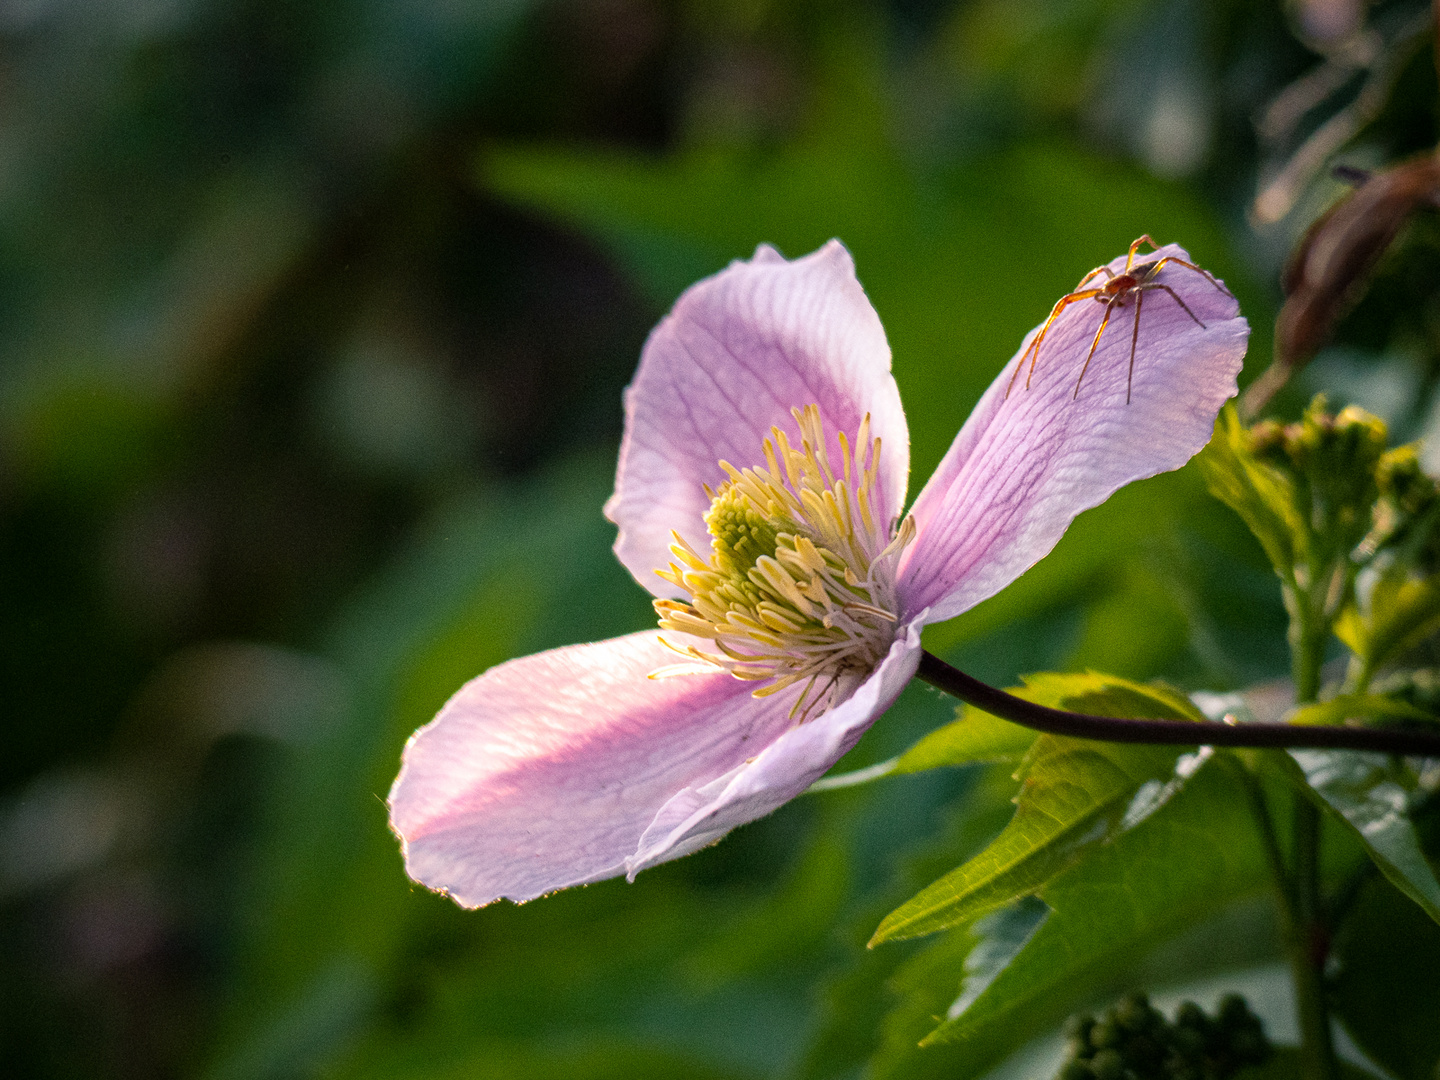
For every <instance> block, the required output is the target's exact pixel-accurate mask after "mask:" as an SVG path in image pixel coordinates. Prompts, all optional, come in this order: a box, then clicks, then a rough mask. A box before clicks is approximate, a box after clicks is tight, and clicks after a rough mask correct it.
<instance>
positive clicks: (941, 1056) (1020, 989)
mask: <svg viewBox="0 0 1440 1080" xmlns="http://www.w3.org/2000/svg"><path fill="white" fill-rule="evenodd" d="M1245 807H1246V804H1245V800H1244V798H1243V797H1242V795H1241V793H1240V792H1239V791H1237V790H1236V789H1235V786H1234V781H1233V780H1231V779H1230V778H1229V777H1228V776H1226V775H1225V773H1224V772H1223V771H1222V770H1219V769H1205V770H1203V771H1201V772H1200V773H1199V774H1198V775H1197V776H1196V777H1195V778H1194V779H1193V780H1192V781H1190V782H1189V783H1188V784H1186V785H1185V787H1184V788H1183V789H1182V790H1181V791H1180V792H1179V794H1177V795H1176V797H1175V798H1174V799H1173V800H1171V802H1169V803H1168V804H1167V805H1166V807H1165V810H1164V812H1163V813H1159V814H1156V815H1154V816H1153V817H1152V818H1150V819H1149V820H1147V821H1146V822H1145V823H1144V824H1143V825H1141V826H1139V827H1137V828H1134V829H1131V830H1129V831H1128V832H1126V833H1124V834H1123V835H1121V836H1120V837H1118V838H1117V839H1116V840H1115V842H1114V843H1112V844H1107V845H1104V846H1102V847H1100V848H1098V849H1097V850H1096V851H1094V852H1093V853H1092V854H1091V855H1090V857H1089V858H1087V859H1084V860H1082V861H1080V862H1079V863H1077V864H1075V865H1074V866H1073V867H1071V868H1070V869H1069V870H1067V871H1066V872H1065V873H1063V874H1061V875H1059V876H1057V877H1056V878H1055V879H1054V880H1052V881H1051V882H1050V883H1048V884H1047V885H1046V886H1045V887H1044V888H1043V889H1041V891H1040V898H1041V899H1043V900H1044V901H1045V903H1046V904H1047V905H1048V906H1049V907H1050V909H1051V912H1052V913H1051V915H1050V917H1049V918H1048V919H1047V920H1046V921H1045V923H1044V925H1043V926H1041V927H1040V929H1039V930H1038V931H1036V932H1035V935H1034V936H1033V937H1032V938H1031V939H1030V941H1029V943H1028V944H1027V945H1026V946H1025V948H1024V949H1022V950H1021V951H1020V953H1019V954H1018V955H1017V956H1016V957H1015V958H1014V959H1013V960H1012V961H1011V962H1010V963H1009V965H1008V966H1006V967H1005V968H1004V970H1002V971H1001V972H1000V973H999V974H998V975H997V976H996V977H995V979H994V981H993V982H991V983H990V984H989V985H988V986H987V987H986V988H985V990H984V991H983V992H982V993H981V994H980V995H979V997H977V998H976V999H975V1000H974V1001H973V1002H972V1003H971V1004H970V1006H969V1007H968V1008H967V1009H965V1010H964V1012H962V1013H960V1014H959V1015H958V1016H954V1017H951V1018H949V1019H947V1020H946V1021H945V1022H944V1023H943V1024H941V1026H940V1027H939V1028H938V1029H936V1030H934V1031H933V1032H932V1031H931V1030H930V1028H931V1027H932V1026H933V1023H934V1020H933V1016H934V1015H935V1014H936V1013H943V1012H944V1011H945V1010H946V1009H948V1008H949V1006H950V1004H951V1003H952V1002H953V1001H954V1000H956V998H957V997H958V996H959V993H960V987H961V980H962V978H963V960H964V957H965V955H967V953H968V949H967V947H966V946H965V945H964V944H963V939H964V937H965V935H964V934H963V933H962V932H959V931H956V932H952V934H950V935H948V936H947V937H946V938H945V939H944V940H943V941H942V942H941V943H940V944H939V945H938V946H937V947H935V948H933V949H930V950H927V951H926V952H925V953H922V954H921V955H920V956H919V957H917V958H916V959H915V960H913V961H911V962H910V963H909V964H908V965H907V966H906V967H905V968H904V969H902V972H901V973H900V974H899V975H897V979H896V985H897V988H899V989H900V991H901V992H902V994H903V995H904V996H905V997H906V999H907V1000H906V1002H905V1003H903V1004H902V1005H901V1007H900V1008H899V1009H897V1010H896V1012H895V1013H894V1014H892V1017H891V1018H890V1020H889V1021H888V1022H887V1035H886V1045H885V1046H884V1047H883V1048H882V1050H881V1051H880V1052H879V1053H878V1054H877V1056H876V1058H875V1059H874V1062H873V1069H874V1073H875V1075H876V1076H877V1077H883V1078H886V1080H889V1078H892V1077H893V1078H898V1077H902V1076H903V1077H905V1078H906V1080H917V1078H921V1077H924V1078H934V1080H941V1078H951V1077H955V1076H975V1075H978V1074H980V1073H981V1072H983V1071H984V1070H985V1069H987V1068H989V1067H990V1066H992V1065H994V1064H995V1063H997V1062H998V1061H999V1060H1001V1059H1002V1058H1004V1057H1005V1056H1006V1055H1008V1054H1010V1053H1012V1052H1013V1051H1015V1050H1016V1049H1018V1048H1019V1047H1020V1046H1022V1045H1024V1044H1025V1043H1026V1042H1028V1041H1029V1040H1030V1039H1031V1038H1033V1037H1035V1036H1036V1035H1038V1034H1040V1033H1041V1032H1043V1031H1046V1030H1051V1029H1053V1027H1054V1026H1055V1025H1056V1024H1058V1023H1059V1022H1060V1020H1061V1019H1063V1017H1064V1016H1065V1015H1066V1014H1067V1013H1068V1012H1070V1011H1072V1010H1073V1009H1075V1008H1077V1007H1079V1006H1080V1005H1082V1004H1083V1003H1084V1002H1085V1001H1086V1000H1088V999H1091V998H1093V997H1094V996H1095V995H1096V994H1097V993H1102V992H1105V991H1106V990H1116V991H1119V990H1121V989H1123V988H1124V987H1123V980H1124V978H1125V973H1126V972H1127V971H1131V970H1133V965H1134V963H1135V961H1136V959H1137V958H1138V957H1139V956H1140V955H1141V954H1142V953H1143V952H1144V951H1145V950H1146V949H1148V948H1150V947H1152V946H1154V945H1156V944H1158V943H1160V942H1161V941H1164V940H1165V939H1167V938H1169V937H1170V936H1172V935H1174V934H1175V933H1177V932H1178V931H1180V930H1183V929H1185V928H1187V927H1190V926H1193V925H1195V924H1196V923H1198V922H1200V921H1201V920H1203V919H1205V918H1207V917H1209V916H1211V915H1214V914H1216V913H1218V912H1220V911H1221V910H1223V909H1224V908H1226V907H1227V906H1228V905H1230V904H1231V903H1233V902H1234V901H1235V900H1237V899H1239V898H1241V897H1244V896H1247V895H1251V894H1253V893H1257V892H1261V891H1263V890H1265V889H1266V888H1268V887H1269V878H1268V876H1267V873H1268V872H1267V870H1266V865H1265V861H1264V858H1263V855H1262V853H1261V852H1260V850H1259V847H1258V845H1257V844H1256V842H1255V829H1254V824H1253V822H1252V821H1251V820H1250V818H1249V815H1248V812H1247V810H1246V808H1245ZM947 989H948V994H949V996H948V997H946V996H945V995H946V992H947ZM942 998H944V1004H943V1005H942V1004H940V1001H941V999H942ZM922 1038H923V1039H924V1042H925V1044H926V1045H925V1047H924V1048H922V1049H920V1050H918V1051H917V1050H915V1049H914V1044H915V1042H916V1041H917V1040H920V1039H922Z"/></svg>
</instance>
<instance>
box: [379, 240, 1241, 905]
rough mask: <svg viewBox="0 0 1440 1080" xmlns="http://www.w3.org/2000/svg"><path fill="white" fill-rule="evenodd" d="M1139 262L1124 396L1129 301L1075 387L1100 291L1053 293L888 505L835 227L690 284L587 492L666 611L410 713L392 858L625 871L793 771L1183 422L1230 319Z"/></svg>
mask: <svg viewBox="0 0 1440 1080" xmlns="http://www.w3.org/2000/svg"><path fill="white" fill-rule="evenodd" d="M1160 254H1161V255H1178V256H1180V257H1185V255H1184V252H1182V251H1181V250H1180V249H1179V248H1173V247H1171V248H1165V249H1162V251H1161V252H1160ZM1122 265H1123V259H1117V260H1116V261H1115V263H1113V264H1112V269H1119V268H1120V266H1122ZM1157 280H1161V281H1164V282H1165V283H1167V284H1168V285H1170V286H1171V287H1172V288H1173V289H1174V290H1175V293H1176V294H1178V295H1179V296H1181V297H1183V298H1184V300H1185V303H1186V304H1187V305H1188V306H1189V308H1190V309H1191V310H1192V312H1193V315H1194V317H1193V318H1192V317H1191V316H1190V315H1188V314H1187V313H1186V312H1185V311H1184V310H1182V308H1181V307H1180V305H1179V304H1177V303H1175V302H1174V301H1173V300H1172V299H1171V298H1170V297H1167V296H1162V295H1160V293H1159V292H1152V293H1151V294H1150V296H1149V297H1148V298H1147V302H1146V303H1145V306H1144V309H1143V317H1142V320H1141V324H1140V331H1139V345H1140V348H1139V352H1138V354H1137V356H1138V359H1137V360H1136V363H1135V371H1134V379H1133V387H1132V388H1131V391H1130V398H1131V400H1130V404H1128V405H1127V404H1126V394H1127V371H1128V367H1129V359H1130V345H1131V330H1132V318H1131V316H1132V314H1133V312H1134V306H1133V301H1132V302H1130V303H1127V304H1126V305H1123V306H1117V308H1116V309H1115V318H1114V319H1112V321H1111V326H1110V328H1109V329H1107V331H1106V335H1105V337H1103V338H1102V340H1101V344H1100V347H1099V350H1098V351H1097V352H1096V354H1095V357H1094V360H1093V361H1092V363H1091V364H1090V367H1089V369H1088V371H1087V373H1086V375H1085V379H1084V382H1083V383H1082V384H1081V386H1080V389H1079V392H1078V394H1076V393H1075V386H1076V377H1077V375H1078V373H1079V367H1080V364H1081V363H1083V361H1084V358H1085V354H1086V352H1087V351H1088V350H1089V347H1090V343H1091V339H1092V338H1093V336H1094V333H1095V329H1096V327H1097V326H1098V325H1099V320H1100V316H1101V314H1102V313H1103V312H1102V309H1101V308H1100V306H1099V305H1092V304H1090V303H1074V304H1071V305H1070V306H1069V307H1068V308H1067V309H1066V310H1065V312H1064V313H1063V314H1062V315H1061V316H1060V318H1058V319H1057V320H1056V322H1055V323H1054V325H1053V326H1051V328H1050V330H1049V333H1048V335H1047V336H1046V338H1045V341H1044V346H1043V348H1042V349H1041V350H1040V355H1039V358H1038V361H1037V363H1036V367H1035V371H1034V376H1033V379H1032V380H1031V382H1030V385H1029V387H1028V388H1027V387H1026V386H1025V385H1024V382H1025V380H1024V377H1023V375H1022V377H1021V378H1020V379H1019V380H1017V382H1016V384H1015V386H1014V387H1013V388H1012V389H1010V391H1009V393H1008V395H1007V393H1006V389H1007V384H1008V383H1009V381H1010V372H1011V369H1012V367H1013V365H1014V364H1016V363H1017V362H1018V361H1019V360H1020V359H1021V354H1023V352H1024V349H1023V347H1022V350H1021V353H1017V354H1016V356H1015V357H1014V358H1012V359H1011V362H1010V364H1009V365H1007V366H1006V369H1005V370H1004V371H1002V372H1001V373H1000V376H999V377H998V378H997V379H996V381H995V383H994V384H993V385H991V387H990V389H989V390H988V391H987V392H986V394H985V396H984V397H983V398H981V400H980V403H979V405H978V406H976V408H975V411H974V412H973V413H972V414H971V416H970V419H969V420H968V421H967V422H966V424H965V426H964V428H963V429H962V430H961V432H960V434H959V435H958V436H957V437H956V439H955V442H954V444H953V445H952V446H951V448H950V450H949V452H948V453H947V454H946V456H945V458H944V460H943V461H942V462H941V464H940V467H939V469H938V470H937V471H936V473H935V475H934V476H932V477H931V478H930V481H929V483H927V484H926V485H925V488H924V490H923V491H921V493H920V495H919V496H918V498H916V500H915V503H914V505H913V506H912V508H911V510H910V512H909V514H908V515H905V514H902V511H903V509H904V506H905V489H906V480H907V475H908V472H909V434H908V432H907V429H906V426H905V415H904V412H903V411H902V409H901V407H900V395H899V392H898V390H897V389H896V386H895V381H894V379H893V378H892V377H891V375H890V349H889V346H888V345H887V344H886V341H885V332H884V330H883V329H882V328H881V326H880V320H879V318H878V317H877V316H876V314H875V311H874V309H873V308H872V307H871V306H870V303H869V301H868V300H867V299H866V296H865V293H864V291H863V290H862V289H861V287H860V283H859V282H858V281H857V280H856V278H855V271H854V265H853V263H852V262H851V259H850V254H849V252H847V251H846V250H845V248H844V247H843V246H841V244H840V243H839V242H837V241H831V242H830V243H829V244H827V245H826V246H825V247H823V248H821V249H820V250H819V251H817V252H815V253H813V254H811V255H807V256H805V257H804V258H801V259H796V260H795V261H793V262H790V261H787V260H786V259H784V258H782V257H781V256H780V255H779V254H778V253H776V252H775V251H774V250H773V249H772V248H769V247H764V246H762V247H760V248H759V249H758V250H757V251H756V253H755V257H754V258H753V259H751V260H750V261H749V262H735V263H732V264H731V265H730V266H729V267H728V268H726V269H725V270H723V271H721V272H720V273H718V274H716V275H715V276H714V277H711V278H707V279H706V280H704V281H702V282H700V283H699V284H697V285H694V286H692V287H691V288H690V289H689V290H687V291H686V293H685V294H684V295H683V296H682V297H681V298H680V299H679V301H678V302H677V303H676V305H675V308H674V310H673V311H672V312H671V313H670V314H669V315H668V316H667V317H666V318H665V319H664V320H663V321H662V322H661V323H660V325H659V326H658V327H656V328H655V331H654V332H653V333H652V334H651V335H650V339H649V341H648V342H647V343H646V345H645V349H644V353H643V355H642V357H641V360H640V368H639V370H638V371H637V373H636V376H635V381H634V383H632V384H631V386H630V388H629V390H628V391H627V392H626V395H625V409H626V427H625V440H624V444H623V446H622V447H621V451H620V464H619V469H618V472H617V475H616V481H615V494H614V495H613V496H612V497H611V499H610V501H609V502H608V503H607V504H606V507H605V512H606V514H607V515H608V516H609V517H610V519H611V520H612V521H614V522H615V523H616V524H617V525H618V526H619V529H620V533H619V537H618V539H617V540H616V543H615V552H616V555H617V556H618V557H619V558H620V561H621V562H622V563H624V564H625V566H626V567H627V568H628V569H629V570H630V572H631V573H632V574H634V575H635V577H636V579H637V580H638V581H639V582H640V583H641V584H642V585H643V586H645V587H646V588H647V589H649V590H650V591H651V592H652V593H654V594H655V596H656V597H658V598H659V599H658V600H657V602H656V607H657V610H658V611H659V613H660V615H661V620H662V621H661V626H662V629H661V630H658V631H657V630H648V631H644V632H641V633H636V634H630V635H628V636H626V637H621V638H615V639H612V640H610V641H602V642H598V643H594V644H589V645H571V646H567V647H565V648H561V649H555V650H553V651H551V652H546V653H540V654H538V655H536V656H527V657H522V658H521V659H518V660H511V661H509V662H508V663H505V664H501V665H499V666H498V667H495V668H492V669H490V670H489V671H487V672H485V673H484V674H483V675H481V676H479V677H478V678H476V679H473V680H472V681H471V682H469V683H467V684H466V685H465V686H464V687H462V688H461V690H460V691H459V692H458V693H457V694H456V695H455V696H454V697H453V698H451V699H450V701H449V702H448V703H447V704H446V705H445V707H444V708H443V709H442V710H441V711H440V714H439V715H438V716H437V717H436V718H435V719H434V720H433V721H432V722H431V723H429V724H428V725H426V726H425V727H423V728H421V729H420V730H419V731H418V732H416V733H415V735H414V736H413V737H412V738H411V740H410V742H409V744H408V745H407V746H406V748H405V755H404V764H403V766H402V768H401V770H400V775H399V777H398V778H397V779H396V781H395V786H394V788H393V789H392V790H391V792H390V812H391V824H392V827H393V828H394V830H395V832H396V833H397V834H398V835H399V837H400V840H401V844H402V846H403V849H404V854H405V864H406V869H407V870H408V871H409V873H410V875H411V876H412V877H413V878H414V879H415V880H417V881H420V882H423V883H424V884H426V885H428V886H430V887H431V888H434V889H440V890H444V891H445V892H448V893H449V894H450V895H451V896H452V897H454V899H455V900H456V901H458V902H459V903H460V904H462V905H465V906H467V907H475V906H479V905H482V904H488V903H490V902H491V901H493V900H496V899H499V898H501V897H506V898H509V899H511V900H515V901H523V900H528V899H531V898H532V897H536V896H539V895H541V894H543V893H547V892H551V891H553V890H555V889H562V888H565V887H567V886H571V885H580V884H583V883H586V882H591V881H599V880H601V879H603V878H609V877H614V876H616V875H619V874H627V875H629V876H630V877H632V878H633V877H634V875H635V874H636V873H637V872H638V871H640V870H643V869H645V868H646V867H649V866H653V865H655V864H656V863H660V862H664V861H666V860H668V859H674V858H678V857H679V856H681V855H686V854H689V853H690V852H692V851H695V850H697V849H698V848H701V847H704V846H705V845H707V844H711V843H714V842H715V841H717V840H719V839H720V838H721V837H722V836H724V835H725V834H726V833H727V832H729V831H730V830H731V829H733V828H735V826H737V825H741V824H743V823H745V822H747V821H753V820H754V819H756V818H758V817H761V816H763V815H765V814H768V813H769V812H770V811H772V810H774V809H775V808H776V807H778V806H779V805H780V804H782V803H784V802H786V801H787V800H789V799H792V798H794V797H795V796H796V795H798V794H800V793H801V792H802V791H804V790H805V789H806V788H807V787H808V786H809V785H810V784H811V783H813V782H814V781H815V780H817V779H818V778H819V777H820V776H822V775H823V774H824V773H825V772H826V771H827V770H828V769H829V768H830V767H831V766H832V765H834V764H835V762H836V761H838V760H839V759H840V757H841V756H842V755H844V754H845V752H846V751H848V750H849V749H850V748H851V747H852V746H854V745H855V743H856V741H857V740H858V739H859V738H860V736H861V735H862V734H863V733H864V732H865V730H866V729H867V728H868V727H869V726H870V725H871V724H872V723H874V722H875V720H876V718H878V717H879V716H880V714H881V713H883V712H884V711H885V710H886V708H888V707H889V705H890V704H891V703H892V702H893V701H894V700H895V698H896V696H897V695H898V694H899V693H900V691H901V689H902V688H903V687H904V686H905V684H906V683H907V682H908V681H909V680H910V677H911V676H912V675H913V674H914V672H915V668H916V665H917V664H918V663H919V659H920V631H921V628H922V627H924V626H925V624H926V623H930V622H936V621H939V620H943V619H949V618H952V617H954V616H955V615H958V614H959V613H960V612H962V611H965V610H966V609H967V608H970V607H973V606H974V605H975V604H978V603H979V602H980V601H982V600H984V599H986V598H987V597H989V596H991V595H993V594H994V593H996V592H998V591H999V590H1000V589H1002V588H1004V587H1005V586H1006V585H1007V584H1009V583H1010V582H1011V581H1014V580H1015V579H1016V578H1017V577H1019V576H1020V575H1021V574H1022V573H1024V572H1025V570H1026V569H1028V568H1029V567H1030V566H1032V565H1033V564H1034V563H1035V562H1037V561H1038V560H1039V559H1041V558H1042V557H1044V556H1045V555H1046V554H1047V553H1048V552H1049V551H1050V549H1051V548H1053V547H1054V546H1055V544H1056V542H1057V541H1058V540H1059V539H1060V536H1061V535H1062V534H1063V533H1064V531H1065V529H1066V528H1067V527H1068V526H1069V524H1070V522H1071V521H1072V520H1073V519H1074V518H1075V516H1076V515H1077V514H1079V513H1080V512H1081V511H1082V510H1086V509H1088V508H1089V507H1092V506H1095V505H1097V504H1099V503H1101V502H1103V501H1104V500H1105V499H1106V498H1108V497H1109V496H1110V495H1111V493H1113V492H1114V491H1115V490H1116V489H1118V488H1120V487H1122V486H1123V485H1125V484H1128V483H1129V482H1130V481H1132V480H1137V479H1140V478H1142V477H1146V476H1152V475H1154V474H1156V473H1160V472H1164V471H1166V470H1169V469H1175V468H1178V467H1180V466H1181V465H1183V464H1184V463H1185V462H1186V461H1188V460H1189V459H1190V458H1191V457H1192V456H1193V455H1194V454H1195V453H1196V451H1198V450H1199V449H1200V448H1201V447H1202V446H1203V445H1204V444H1205V442H1206V441H1207V440H1208V439H1209V437H1210V433H1211V430H1212V428H1213V425H1214V422H1215V416H1216V413H1217V412H1218V410H1219V408H1220V406H1221V405H1222V404H1223V403H1224V402H1225V400H1226V399H1227V398H1229V397H1231V396H1232V395H1233V394H1234V393H1235V389H1236V388H1235V377H1236V374H1237V373H1238V372H1239V370H1240V364H1241V359H1242V357H1243V356H1244V353H1245V346H1246V340H1247V338H1248V336H1249V327H1248V326H1247V324H1246V322H1245V320H1244V319H1242V318H1240V317H1239V316H1238V314H1237V305H1236V303H1235V301H1234V300H1233V299H1232V298H1231V297H1230V296H1229V294H1228V293H1225V292H1223V291H1221V290H1220V289H1219V288H1218V287H1216V286H1215V285H1213V284H1212V283H1211V282H1210V281H1208V280H1206V278H1205V277H1203V276H1202V275H1201V274H1199V273H1197V272H1196V271H1194V270H1191V269H1189V268H1186V267H1181V266H1179V265H1177V264H1171V265H1169V266H1167V267H1166V268H1165V269H1164V270H1163V271H1162V277H1160V278H1158V279H1157ZM964 302H966V298H964V297H956V303H964ZM1197 320H1198V321H1197ZM1201 322H1203V324H1204V325H1203V327H1202V326H1201V325H1200V323H1201ZM1033 336H1034V331H1032V332H1031V335H1030V337H1033ZM1029 340H1030V338H1027V339H1026V341H1027V343H1028V341H1029ZM1027 365H1028V360H1027ZM1118 542H1119V541H1118V540H1117V543H1118ZM657 571H660V573H658V574H657ZM677 653H678V654H679V655H677Z"/></svg>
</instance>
